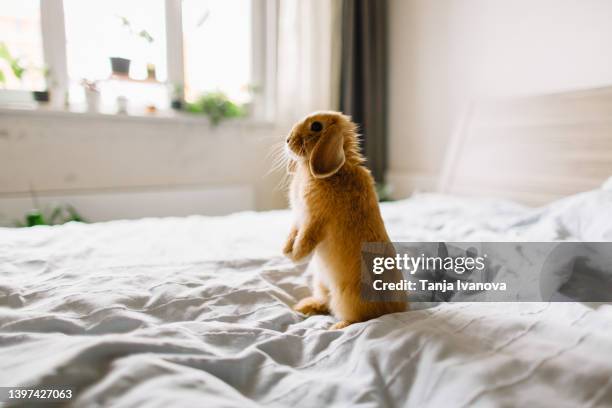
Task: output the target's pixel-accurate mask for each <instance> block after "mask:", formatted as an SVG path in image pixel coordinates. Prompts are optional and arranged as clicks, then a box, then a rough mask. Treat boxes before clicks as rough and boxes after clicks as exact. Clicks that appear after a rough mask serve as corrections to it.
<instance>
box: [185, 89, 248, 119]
mask: <svg viewBox="0 0 612 408" xmlns="http://www.w3.org/2000/svg"><path fill="white" fill-rule="evenodd" d="M186 110H187V112H191V113H200V114H204V115H206V116H208V118H209V119H210V122H211V123H212V124H213V126H216V125H218V124H219V123H220V122H221V121H222V120H225V119H232V118H240V117H243V116H245V114H246V110H245V108H244V106H241V105H238V104H236V103H234V102H232V101H231V100H230V99H229V98H228V97H227V96H226V95H225V94H224V93H223V92H209V93H205V94H204V95H202V96H201V97H200V98H199V99H198V100H197V101H195V102H193V103H188V104H187V106H186Z"/></svg>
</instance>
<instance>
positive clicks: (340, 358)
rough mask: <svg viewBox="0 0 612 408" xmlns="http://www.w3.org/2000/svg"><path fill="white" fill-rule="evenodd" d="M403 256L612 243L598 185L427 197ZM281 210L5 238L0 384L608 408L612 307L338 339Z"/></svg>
mask: <svg viewBox="0 0 612 408" xmlns="http://www.w3.org/2000/svg"><path fill="white" fill-rule="evenodd" d="M382 210H383V216H384V218H385V222H386V225H387V228H388V230H389V233H390V235H391V237H392V239H393V240H394V241H442V240H445V241H515V240H534V241H550V240H585V241H612V191H610V190H607V189H605V188H603V189H600V190H596V191H591V192H588V193H584V194H580V195H577V196H574V197H569V198H567V199H565V200H562V201H559V202H556V203H553V204H551V205H549V206H547V207H543V208H538V209H532V208H527V207H523V206H520V205H517V204H513V203H511V202H505V201H497V200H482V199H478V200H477V199H467V198H456V197H449V196H442V195H433V194H419V195H415V196H414V197H412V198H411V199H408V200H405V201H398V202H393V203H387V204H384V205H383V207H382ZM289 224H290V215H289V214H288V213H287V212H285V211H277V212H265V213H239V214H234V215H230V216H226V217H200V216H193V217H187V218H164V219H142V220H138V221H115V222H108V223H100V224H90V225H86V224H76V223H72V224H67V225H64V226H59V227H34V228H30V229H20V230H16V229H0V386H32V387H44V386H52V385H58V386H63V385H66V386H70V387H72V388H73V389H74V390H75V394H74V397H73V398H72V400H70V402H68V403H67V405H69V406H75V407H96V406H110V405H112V406H118V407H141V406H151V407H170V406H177V407H179V406H181V407H189V406H205V407H212V406H215V407H249V406H300V407H302V406H304V407H327V406H348V405H359V406H366V407H380V406H389V407H394V406H408V407H437V406H453V407H454V406H457V407H471V406H530V407H534V406H557V407H564V406H568V407H570V406H587V407H589V406H590V407H595V406H610V405H612V306H610V305H608V304H582V303H445V304H438V305H428V306H427V307H421V306H419V305H416V306H415V307H414V308H413V310H411V311H409V312H405V313H398V314H393V315H387V316H383V317H381V318H378V319H375V320H371V321H368V322H365V323H359V324H354V325H352V326H350V327H348V328H346V329H344V330H337V331H329V330H327V328H328V327H329V326H330V325H331V324H332V323H333V322H334V319H333V318H332V317H330V316H315V317H309V318H304V317H303V316H301V315H298V314H296V313H295V312H293V311H292V310H291V306H292V305H294V304H295V303H296V302H297V301H298V300H299V299H300V298H302V297H304V296H306V295H308V294H309V289H308V272H307V271H306V266H305V265H294V264H292V263H291V262H290V261H288V260H286V259H284V258H283V257H282V255H281V253H280V248H281V247H282V243H283V239H284V237H285V234H286V233H287V231H288V227H289Z"/></svg>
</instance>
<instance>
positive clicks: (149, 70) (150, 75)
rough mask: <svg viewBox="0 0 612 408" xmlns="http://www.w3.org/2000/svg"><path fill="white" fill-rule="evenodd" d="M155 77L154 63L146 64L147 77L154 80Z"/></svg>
mask: <svg viewBox="0 0 612 408" xmlns="http://www.w3.org/2000/svg"><path fill="white" fill-rule="evenodd" d="M156 78H157V75H156V74H155V65H154V64H150V63H149V64H147V79H149V80H152V81H155V80H156Z"/></svg>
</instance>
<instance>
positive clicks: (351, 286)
mask: <svg viewBox="0 0 612 408" xmlns="http://www.w3.org/2000/svg"><path fill="white" fill-rule="evenodd" d="M285 150H286V154H287V155H288V159H289V161H288V165H287V167H288V173H289V174H290V175H291V183H290V187H289V201H290V204H291V209H292V211H293V214H294V217H295V219H294V223H293V225H292V227H291V230H290V233H289V236H288V238H287V241H286V244H285V246H284V249H283V253H284V254H285V255H286V256H287V257H288V258H290V259H291V260H293V261H294V262H300V261H302V260H304V259H305V258H306V257H307V256H309V255H310V254H311V253H312V254H313V257H312V260H311V262H314V265H313V266H316V267H315V268H314V272H313V295H312V296H311V297H307V298H305V299H302V300H301V301H300V302H299V303H297V305H295V307H294V310H295V311H297V312H300V313H303V314H305V315H313V314H327V313H330V312H331V314H332V315H334V316H335V317H336V318H337V319H338V320H339V321H338V322H337V323H336V324H334V325H333V326H332V327H331V328H330V329H332V330H333V329H342V328H345V327H347V326H349V325H350V324H352V323H356V322H362V321H366V320H369V319H372V318H375V317H378V316H381V315H383V314H387V313H394V312H401V311H404V310H406V308H407V302H404V301H403V298H402V301H380V302H372V301H366V300H365V299H363V298H362V297H361V246H362V243H364V242H384V243H388V242H389V236H388V235H387V231H386V229H385V225H384V222H383V220H382V216H381V214H380V209H379V207H378V200H377V195H376V191H375V188H374V179H373V177H372V175H371V174H370V171H369V170H368V169H367V168H366V167H365V166H364V161H365V159H364V158H363V156H362V155H361V153H360V152H359V140H358V135H357V126H356V125H355V124H354V123H353V122H352V121H351V119H350V118H349V117H348V116H345V115H343V114H342V113H339V112H331V111H330V112H315V113H313V114H311V115H309V116H307V117H306V118H305V119H303V120H302V121H301V122H298V123H297V124H295V125H294V126H293V129H292V130H291V132H290V134H289V136H288V137H287V139H286V143H285Z"/></svg>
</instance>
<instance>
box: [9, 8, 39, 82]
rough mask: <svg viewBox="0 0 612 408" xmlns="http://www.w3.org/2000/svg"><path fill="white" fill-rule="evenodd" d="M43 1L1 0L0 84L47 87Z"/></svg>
mask: <svg viewBox="0 0 612 408" xmlns="http://www.w3.org/2000/svg"><path fill="white" fill-rule="evenodd" d="M40 31H41V24H40V0H2V11H1V12H0V72H1V74H0V87H3V88H5V89H22V90H40V89H44V88H45V86H46V85H45V72H46V68H45V63H44V59H43V46H42V35H41V32H40Z"/></svg>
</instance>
